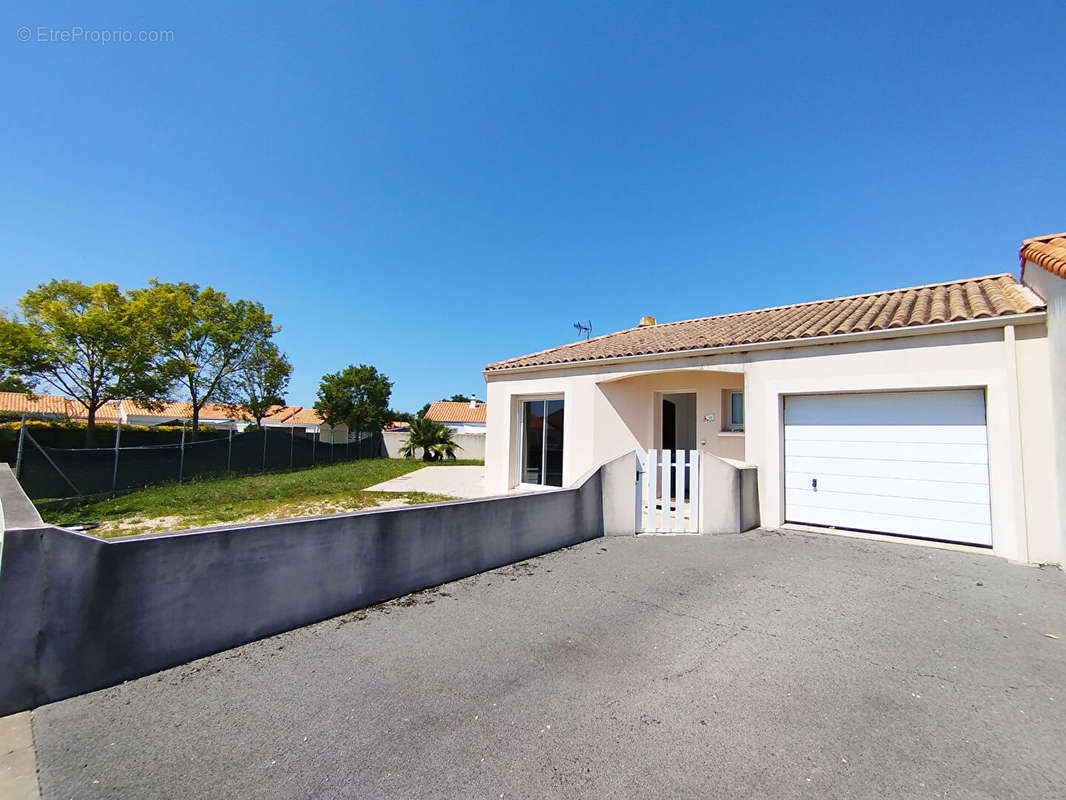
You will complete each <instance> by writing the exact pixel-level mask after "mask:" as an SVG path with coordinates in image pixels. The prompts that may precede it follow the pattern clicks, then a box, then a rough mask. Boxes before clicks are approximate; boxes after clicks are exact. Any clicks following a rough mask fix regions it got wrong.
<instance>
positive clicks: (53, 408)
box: [0, 392, 67, 417]
mask: <svg viewBox="0 0 1066 800" xmlns="http://www.w3.org/2000/svg"><path fill="white" fill-rule="evenodd" d="M0 411H9V412H11V413H14V414H49V415H53V416H59V417H65V416H67V398H65V397H56V396H55V395H48V394H35V395H27V394H26V393H25V392H0Z"/></svg>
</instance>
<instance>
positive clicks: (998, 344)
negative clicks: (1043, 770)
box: [484, 235, 1066, 563]
mask: <svg viewBox="0 0 1066 800" xmlns="http://www.w3.org/2000/svg"><path fill="white" fill-rule="evenodd" d="M1021 254H1022V259H1023V270H1022V281H1019V280H1017V279H1016V278H1014V277H1013V276H1012V275H1010V274H1001V275H990V276H985V277H978V278H970V279H966V280H958V281H950V282H946V283H937V284H930V285H926V286H917V287H911V288H905V289H896V290H892V291H884V292H875V293H871V294H863V295H855V296H851V297H840V298H835V299H831V300H821V301H815V302H808V303H797V304H793V305H787V306H779V307H775V308H765V309H760V310H756V311H745V312H740V313H733V314H724V315H721V316H714V317H705V318H701V319H692V320H685V321H680V322H667V323H659V324H657V323H656V322H655V320H654V319H651V318H645V319H643V320H641V322H640V324H639V325H637V326H636V327H633V328H629V329H627V330H623V331H619V332H617V333H611V334H607V335H605V336H599V337H596V338H593V339H589V340H587V341H579V342H575V343H572V344H567V345H563V346H560V347H554V348H551V349H548V350H544V351H541V352H538V353H532V354H530V355H525V356H521V357H518V358H512V359H508V360H506V361H500V362H498V363H494V364H489V365H488V366H487V367H486V368H485V371H484V375H485V379H486V382H487V386H488V393H487V398H488V407H489V408H490V409H491V411H490V412H489V414H488V427H487V441H486V469H485V472H486V483H487V486H486V488H487V489H488V491H490V492H492V493H504V492H507V491H512V490H515V489H527V488H537V487H544V486H568V485H570V484H572V483H573V482H575V481H577V480H578V479H579V478H580V477H581V476H582V475H583V474H584V473H586V472H587V471H589V470H591V469H593V468H595V467H596V466H598V465H600V464H603V463H605V462H607V461H609V460H610V459H613V458H616V457H618V456H620V455H623V454H625V453H628V452H631V451H634V450H636V451H637V452H638V453H639V454H641V456H642V458H643V459H645V462H646V466H645V470H647V469H648V466H647V461H646V460H647V459H648V457H649V451H652V450H656V449H661V450H667V451H700V452H701V453H703V454H705V455H703V456H700V458H702V459H703V460H704V461H707V462H708V463H710V464H723V463H725V464H730V465H733V466H738V467H743V466H746V465H751V466H753V467H754V473H755V475H756V476H757V489H758V496H757V500H756V501H755V502H756V503H757V512H758V517H759V518H760V519H761V524H762V525H763V526H765V527H770V528H774V527H779V526H782V525H785V524H797V525H805V526H814V527H816V528H819V529H833V528H836V529H845V530H852V531H864V532H872V533H878V534H888V535H893V536H901V537H910V538H918V539H932V540H937V541H942V542H952V543H959V544H962V545H968V546H972V547H979V548H984V549H988V550H991V551H992V552H993V553H996V554H998V555H1000V556H1003V557H1006V558H1009V559H1014V560H1017V561H1023V562H1031V563H1045V562H1048V563H1060V562H1061V561H1062V560H1063V555H1064V553H1066V534H1064V531H1063V516H1062V512H1060V507H1061V508H1062V509H1066V497H1064V496H1063V493H1064V483H1066V464H1064V459H1066V444H1064V428H1066V405H1064V403H1066V397H1064V392H1066V235H1059V236H1052V237H1041V238H1038V239H1030V240H1027V241H1026V242H1025V243H1024V244H1023V247H1022V251H1021ZM1049 370H1050V371H1049ZM687 458H688V459H689V461H690V462H691V459H692V456H687ZM701 463H702V462H701ZM704 474H706V473H704ZM749 474H750V473H749ZM685 492H686V497H687V495H688V492H689V489H688V488H687V487H686V490H685ZM664 494H665V493H664ZM673 494H676V492H675V493H673ZM645 501H647V498H646V497H645ZM653 501H654V500H653ZM671 502H673V500H671ZM700 524H701V529H703V523H702V520H701V523H700Z"/></svg>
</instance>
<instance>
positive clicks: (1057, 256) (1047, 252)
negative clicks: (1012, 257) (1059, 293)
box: [1021, 233, 1066, 278]
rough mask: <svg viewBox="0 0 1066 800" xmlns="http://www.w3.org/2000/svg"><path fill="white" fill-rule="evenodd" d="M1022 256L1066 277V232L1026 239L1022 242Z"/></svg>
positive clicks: (1061, 276)
mask: <svg viewBox="0 0 1066 800" xmlns="http://www.w3.org/2000/svg"><path fill="white" fill-rule="evenodd" d="M1021 257H1022V259H1024V260H1026V261H1032V262H1033V263H1034V264H1037V265H1039V266H1041V267H1043V268H1044V269H1046V270H1047V271H1048V272H1051V273H1053V274H1055V275H1058V276H1059V277H1060V278H1066V233H1053V234H1050V235H1049V236H1037V237H1035V238H1033V239H1026V240H1025V241H1024V242H1022V250H1021Z"/></svg>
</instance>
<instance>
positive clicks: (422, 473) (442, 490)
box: [368, 466, 488, 498]
mask: <svg viewBox="0 0 1066 800" xmlns="http://www.w3.org/2000/svg"><path fill="white" fill-rule="evenodd" d="M368 490H369V491H371V492H429V493H430V494H443V495H447V496H448V497H462V498H470V497H487V496H488V492H486V491H485V468H484V467H477V466H472V467H465V466H464V467H460V466H454V467H422V469H416V470H415V471H414V472H409V473H407V474H406V475H401V476H400V477H399V478H393V479H392V480H391V481H385V482H384V483H379V484H376V485H374V486H371V487H369V489H368Z"/></svg>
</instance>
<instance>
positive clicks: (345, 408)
mask: <svg viewBox="0 0 1066 800" xmlns="http://www.w3.org/2000/svg"><path fill="white" fill-rule="evenodd" d="M391 394H392V381H390V380H389V379H388V378H387V377H386V376H384V375H382V374H381V373H379V372H378V371H377V369H375V368H374V367H372V366H368V365H367V364H360V365H359V366H358V367H356V366H354V365H351V364H350V365H348V366H347V367H345V368H344V369H343V370H341V371H340V372H332V373H330V374H328V375H323V376H322V382H321V383H320V384H319V387H318V398H317V399H316V400H315V411H317V412H318V415H319V416H320V417H322V421H323V422H325V423H326V424H327V425H329V426H331V427H333V426H335V425H337V424H344V425H347V426H348V430H350V431H354V432H356V433H360V432H364V431H380V430H381V429H382V428H383V427H385V424H386V423H387V422H388V421H389V396H390V395H391Z"/></svg>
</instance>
